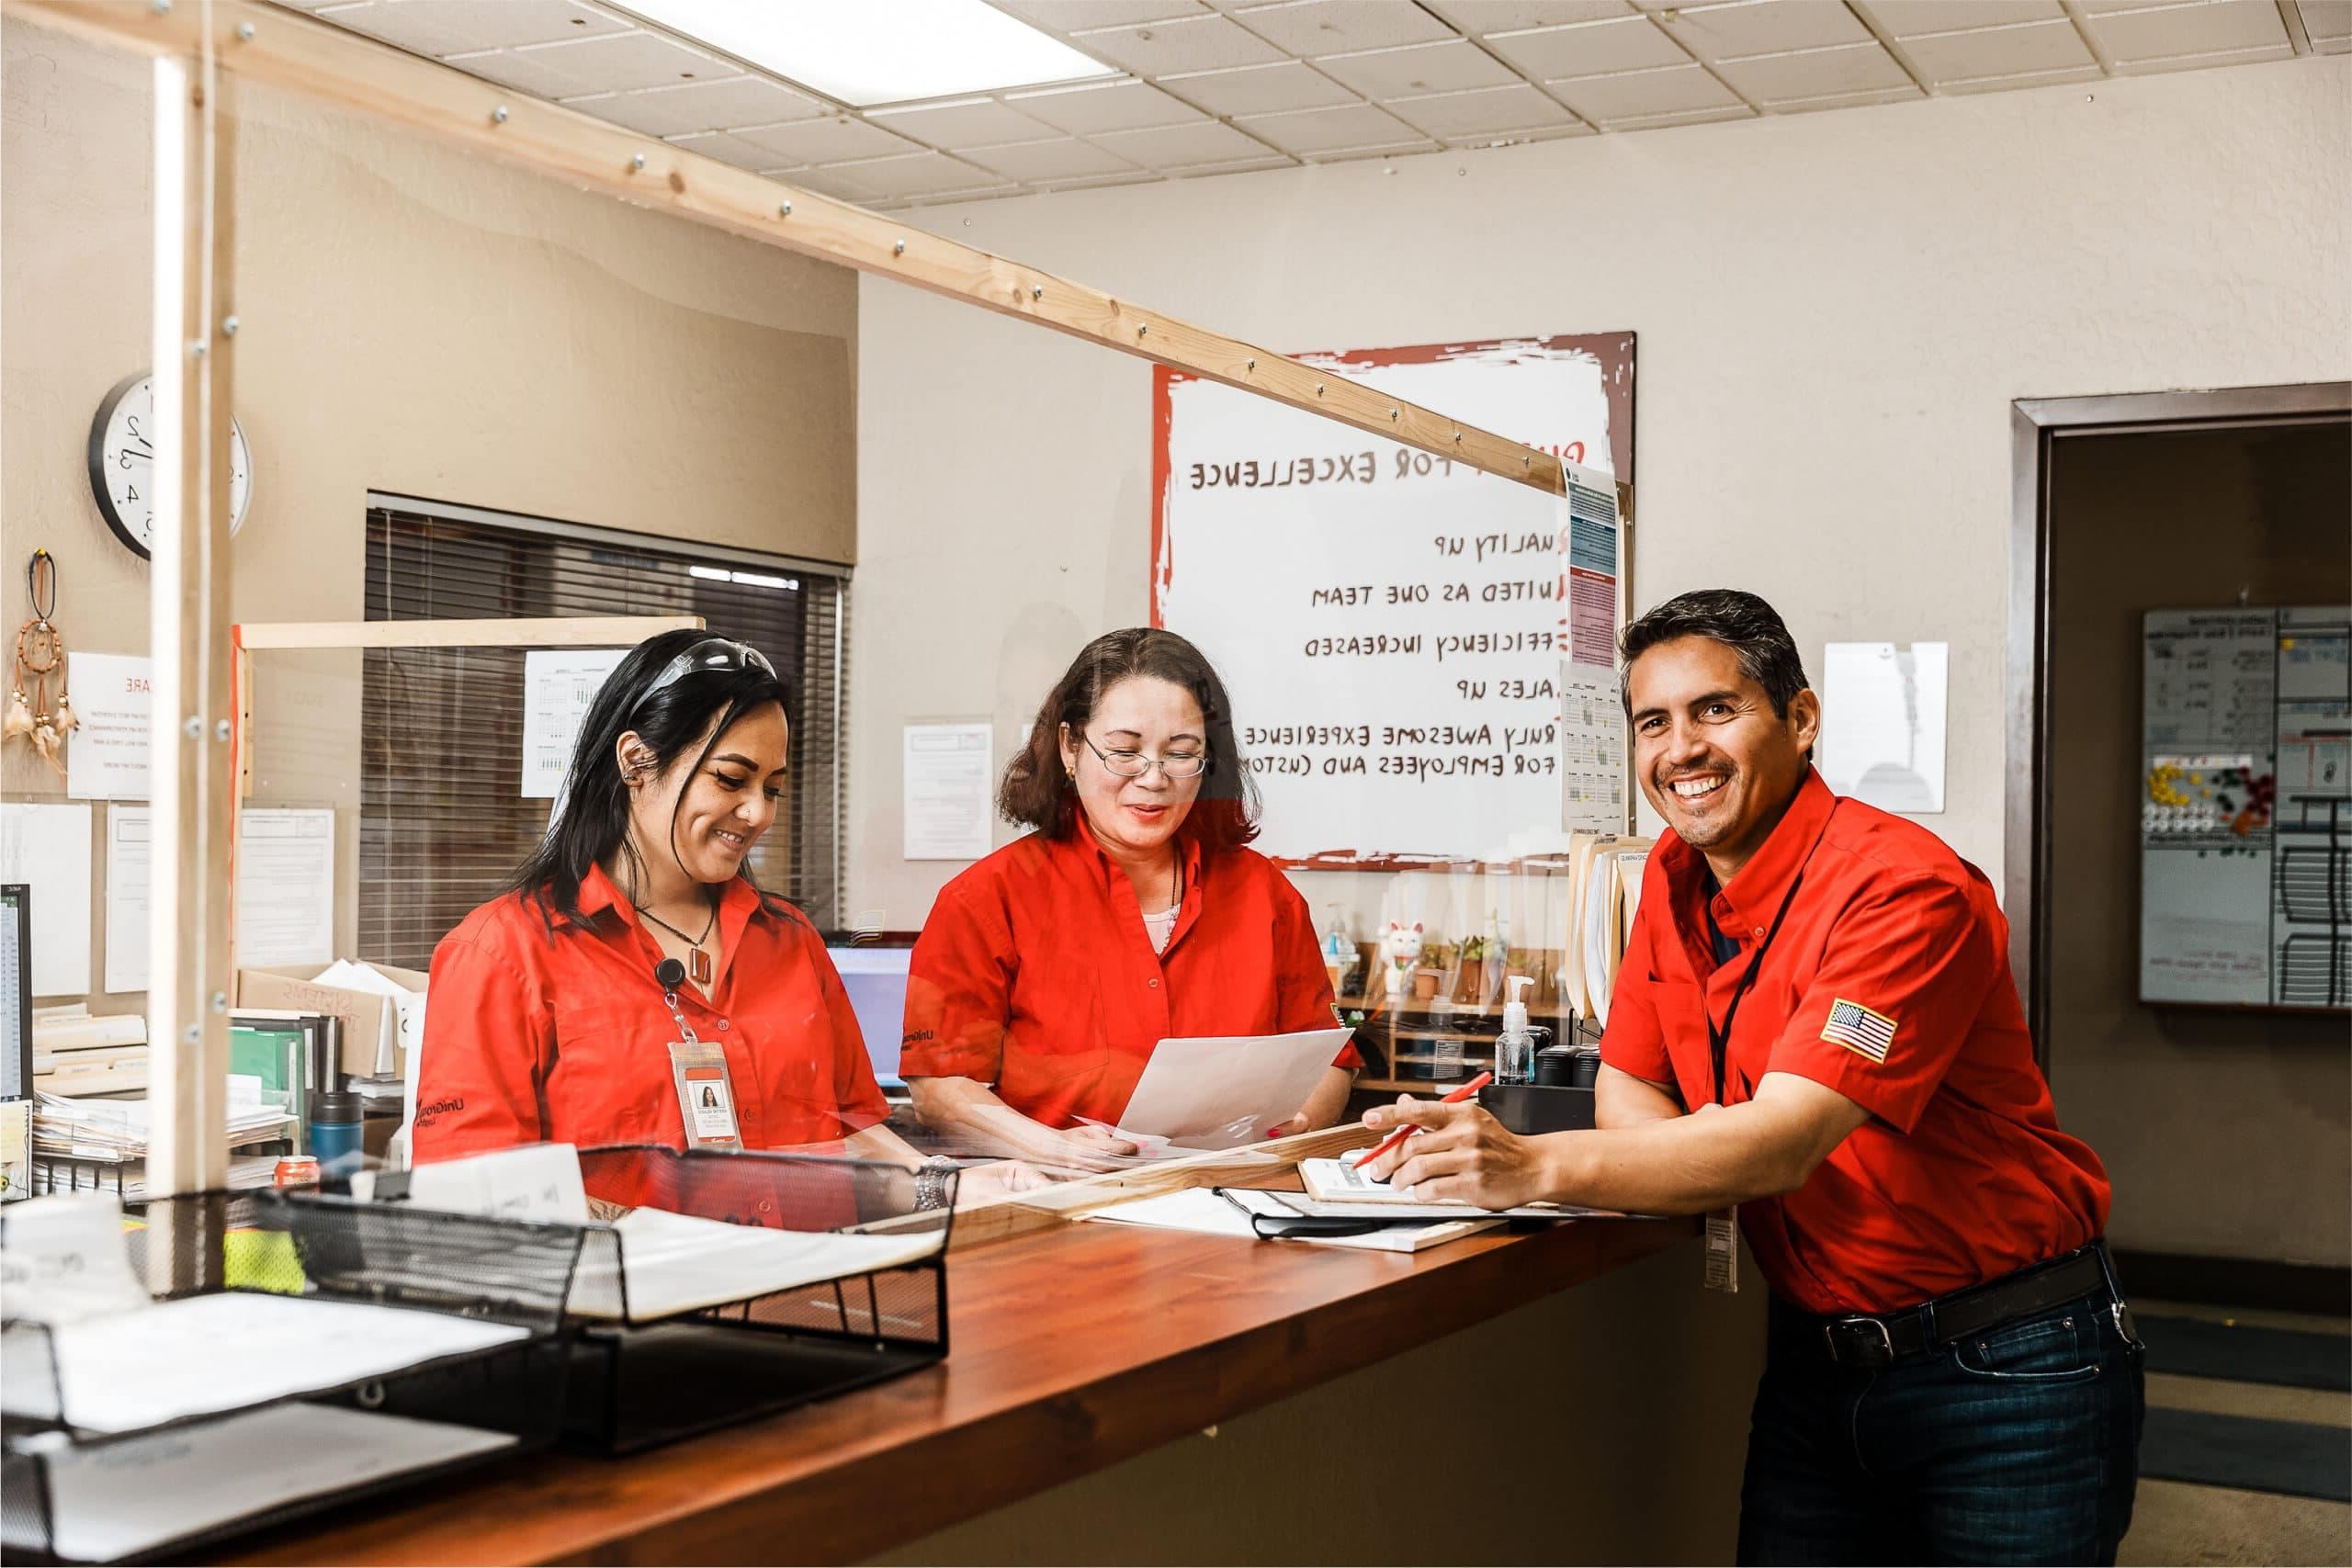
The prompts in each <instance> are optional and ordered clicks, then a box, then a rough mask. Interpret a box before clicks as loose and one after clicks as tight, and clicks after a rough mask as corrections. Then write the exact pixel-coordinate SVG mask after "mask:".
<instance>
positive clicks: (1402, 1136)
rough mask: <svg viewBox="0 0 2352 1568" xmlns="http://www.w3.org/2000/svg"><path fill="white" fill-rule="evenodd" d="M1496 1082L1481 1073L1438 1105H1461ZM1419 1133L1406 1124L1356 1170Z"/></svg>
mask: <svg viewBox="0 0 2352 1568" xmlns="http://www.w3.org/2000/svg"><path fill="white" fill-rule="evenodd" d="M1494 1081H1495V1075H1494V1074H1492V1073H1480V1074H1479V1075H1478V1076H1477V1077H1475V1078H1472V1079H1471V1080H1470V1081H1469V1082H1468V1083H1466V1084H1464V1085H1463V1086H1462V1087H1461V1088H1460V1089H1455V1090H1454V1091H1453V1093H1452V1094H1449V1095H1447V1096H1446V1097H1445V1098H1444V1099H1443V1100H1439V1101H1438V1103H1439V1104H1440V1105H1459V1104H1461V1103H1462V1102H1463V1101H1464V1100H1467V1099H1469V1098H1470V1097H1471V1096H1472V1095H1474V1094H1476V1093H1477V1092H1478V1091H1479V1090H1480V1089H1484V1088H1486V1087H1487V1085H1488V1084H1490V1083H1492V1082H1494ZM1419 1131H1420V1129H1419V1127H1416V1126H1415V1125H1413V1123H1411V1122H1406V1123H1405V1124H1404V1125H1403V1126H1401V1127H1399V1128H1397V1130H1396V1131H1395V1132H1393V1133H1391V1134H1388V1136H1386V1137H1385V1138H1383V1139H1381V1140H1380V1146H1379V1147H1378V1148H1375V1149H1371V1150H1368V1151H1366V1153H1365V1155H1364V1156H1363V1158H1362V1159H1360V1160H1358V1161H1356V1164H1355V1168H1356V1169H1358V1170H1362V1169H1363V1168H1364V1167H1365V1166H1368V1165H1370V1164H1371V1163H1372V1162H1373V1161H1374V1160H1376V1159H1378V1158H1379V1157H1380V1156H1382V1155H1385V1154H1386V1153H1387V1152H1388V1151H1389V1150H1391V1149H1393V1148H1395V1147H1396V1146H1397V1145H1399V1144H1401V1143H1403V1142H1404V1141H1405V1140H1406V1139H1407V1138H1409V1137H1411V1136H1412V1135H1413V1134H1416V1133H1418V1132H1419Z"/></svg>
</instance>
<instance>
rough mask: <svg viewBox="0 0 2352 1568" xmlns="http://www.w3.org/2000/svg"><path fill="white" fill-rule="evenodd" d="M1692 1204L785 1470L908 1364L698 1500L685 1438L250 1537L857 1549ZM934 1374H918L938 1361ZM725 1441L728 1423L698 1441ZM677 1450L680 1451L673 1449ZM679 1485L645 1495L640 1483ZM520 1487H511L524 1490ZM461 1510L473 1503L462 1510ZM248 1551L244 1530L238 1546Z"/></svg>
mask: <svg viewBox="0 0 2352 1568" xmlns="http://www.w3.org/2000/svg"><path fill="white" fill-rule="evenodd" d="M1696 1230H1697V1225H1696V1222H1693V1221H1685V1220H1668V1221H1656V1220H1616V1221H1581V1222H1577V1223H1576V1224H1568V1225H1563V1226H1559V1227H1556V1228H1555V1229H1552V1230H1549V1231H1544V1232H1537V1233H1533V1234H1526V1235H1510V1236H1499V1235H1498V1236H1496V1237H1493V1238H1491V1239H1490V1238H1487V1237H1474V1238H1471V1239H1470V1240H1469V1241H1466V1242H1463V1243H1458V1244H1455V1245H1456V1246H1458V1247H1463V1248H1464V1249H1465V1253H1464V1256H1462V1257H1460V1258H1457V1259H1453V1260H1449V1261H1448V1263H1447V1264H1446V1266H1445V1267H1442V1268H1436V1269H1422V1270H1419V1271H1417V1272H1416V1273H1414V1274H1411V1275H1409V1276H1408V1277H1406V1278H1405V1279H1402V1280H1397V1281H1395V1282H1394V1283H1391V1284H1387V1285H1383V1286H1381V1287H1379V1288H1376V1289H1373V1290H1367V1291H1361V1292H1355V1293H1353V1294H1351V1295H1348V1296H1345V1297H1343V1298H1341V1299H1340V1300H1338V1301H1334V1302H1328V1303H1321V1304H1319V1305H1316V1306H1312V1307H1309V1308H1306V1309H1305V1310H1303V1311H1300V1312H1296V1313H1284V1314H1275V1315H1272V1316H1270V1317H1268V1318H1266V1319H1264V1320H1262V1321H1260V1322H1258V1323H1255V1324H1252V1325H1250V1326H1249V1327H1247V1328H1244V1329H1242V1330H1240V1331H1239V1332H1238V1333H1234V1334H1230V1335H1227V1336H1226V1337H1223V1338H1220V1339H1216V1340H1211V1341H1206V1342H1204V1343H1201V1344H1196V1345H1193V1346H1188V1347H1186V1348H1182V1349H1180V1350H1176V1351H1173V1352H1171V1353H1170V1354H1168V1355H1166V1356H1154V1357H1148V1358H1146V1359H1138V1360H1136V1361H1134V1362H1131V1363H1129V1364H1127V1365H1125V1366H1122V1367H1120V1368H1118V1369H1117V1370H1115V1371H1111V1372H1109V1373H1107V1374H1105V1375H1103V1376H1101V1377H1098V1378H1095V1379H1094V1380H1093V1381H1091V1382H1087V1383H1084V1384H1082V1385H1080V1386H1077V1387H1073V1388H1069V1389H1064V1390H1061V1391H1058V1392H1056V1393H1049V1394H1046V1395H1044V1396H1041V1397H1038V1398H1035V1399H1029V1400H1023V1401H1022V1402H1020V1403H1018V1404H1010V1405H1007V1406H1005V1407H1003V1408H1001V1409H999V1410H995V1411H992V1412H989V1413H986V1414H983V1415H981V1416H978V1417H976V1418H974V1419H971V1420H967V1421H964V1422H960V1423H957V1424H956V1425H952V1426H943V1427H933V1428H932V1429H929V1430H926V1431H922V1432H920V1433H918V1434H916V1435H914V1436H912V1437H910V1438H907V1439H906V1440H904V1441H899V1442H894V1443H890V1444H888V1445H887V1446H882V1447H878V1448H871V1449H869V1450H866V1451H864V1452H860V1453H854V1454H851V1455H848V1456H846V1457H843V1458H842V1459H841V1460H840V1461H837V1462H833V1463H830V1464H826V1465H824V1466H822V1467H820V1468H816V1469H809V1468H808V1467H807V1466H805V1465H798V1466H795V1467H794V1468H792V1469H790V1470H789V1471H788V1472H786V1473H784V1474H781V1475H775V1474H772V1473H763V1471H767V1472H772V1471H773V1469H774V1461H766V1462H765V1463H763V1461H762V1460H761V1459H760V1458H759V1457H758V1455H757V1451H756V1450H757V1449H758V1446H759V1439H760V1436H761V1434H762V1432H763V1429H764V1428H766V1427H769V1426H771V1425H773V1424H775V1423H776V1422H785V1421H793V1420H805V1419H807V1418H809V1416H810V1414H811V1412H812V1410H813V1411H814V1412H815V1413H817V1414H819V1415H821V1416H831V1415H835V1414H838V1415H839V1416H842V1417H843V1418H846V1419H851V1420H854V1419H856V1414H857V1412H858V1410H859V1409H860V1407H861V1406H865V1407H869V1408H870V1407H871V1405H872V1404H874V1402H876V1401H883V1402H887V1401H888V1398H889V1396H890V1394H891V1393H892V1391H893V1390H894V1389H895V1390H898V1391H899V1392H900V1393H904V1392H905V1390H906V1388H907V1382H905V1381H904V1380H902V1381H901V1382H899V1383H895V1384H886V1385H884V1386H883V1387H881V1388H878V1389H875V1390H868V1391H863V1392H861V1393H852V1394H848V1395H844V1396H843V1397H842V1398H841V1399H839V1400H836V1401H832V1402H830V1403H828V1404H820V1405H817V1406H814V1407H804V1408H802V1409H801V1410H798V1411H795V1412H787V1413H786V1414H784V1415H781V1416H774V1417H770V1418H768V1420H766V1421H755V1422H752V1423H749V1424H747V1425H745V1426H742V1427H734V1428H731V1429H729V1432H727V1433H726V1434H723V1435H722V1437H723V1438H724V1439H725V1440H726V1441H727V1442H728V1443H729V1444H731V1445H732V1446H733V1448H734V1449H735V1450H737V1451H740V1452H742V1453H743V1454H745V1455H746V1456H747V1457H745V1458H744V1459H743V1460H742V1461H741V1462H737V1463H733V1464H729V1465H720V1466H712V1467H710V1468H709V1469H708V1470H707V1472H706V1473H705V1474H704V1476H703V1477H701V1481H702V1482H703V1483H704V1484H702V1486H701V1489H700V1491H699V1492H698V1494H697V1495H696V1496H695V1498H694V1499H693V1500H691V1501H685V1502H680V1501H674V1500H673V1496H672V1494H673V1492H674V1487H672V1486H669V1485H667V1484H666V1483H668V1482H669V1481H670V1480H671V1477H670V1476H669V1475H668V1473H667V1470H666V1469H665V1468H664V1467H662V1456H663V1455H664V1454H665V1453H670V1452H674V1451H675V1450H656V1451H655V1452H654V1453H652V1454H650V1455H645V1456H639V1457H637V1458H634V1459H625V1460H598V1459H582V1458H571V1457H568V1456H560V1455H555V1456H541V1457H539V1458H537V1459H536V1460H526V1461H521V1464H522V1465H523V1466H525V1467H526V1472H525V1473H523V1474H521V1475H518V1476H517V1477H516V1478H515V1479H513V1480H508V1479H504V1478H502V1477H500V1476H498V1475H496V1474H495V1473H493V1474H492V1475H491V1476H489V1477H486V1478H485V1479H484V1480H483V1481H482V1482H481V1483H479V1484H478V1485H468V1486H466V1487H464V1488H463V1490H462V1491H460V1493H459V1494H458V1495H456V1496H454V1497H449V1498H447V1499H443V1500H439V1501H435V1500H432V1499H430V1498H429V1497H422V1498H418V1499H415V1500H412V1501H410V1502H408V1503H406V1504H405V1505H403V1506H394V1507H391V1508H390V1509H388V1510H384V1511H376V1510H372V1509H371V1510H370V1512H369V1515H368V1517H364V1518H360V1519H356V1520H354V1521H352V1522H351V1523H349V1524H347V1525H343V1526H338V1527H334V1528H331V1529H303V1528H302V1527H300V1526H295V1527H291V1528H289V1529H286V1530H282V1531H274V1532H270V1533H269V1534H267V1535H266V1536H263V1537H258V1538H255V1539H254V1540H252V1541H250V1542H247V1543H243V1551H236V1554H235V1555H234V1556H233V1557H232V1559H231V1560H232V1561H239V1562H303V1563H323V1562H616V1563H672V1562H854V1561H857V1560H860V1559H863V1558H866V1557H870V1556H872V1555H873V1554H875V1553H876V1552H879V1551H887V1550H888V1549H890V1548H892V1547H894V1546H899V1545H902V1544H904V1543H905V1542H907V1541H910V1540H916V1539H919V1538H920V1537H922V1536H924V1535H927V1534H930V1533H931V1532H933V1531H934V1530H938V1529H945V1528H947V1527H948V1526H951V1525H955V1524H958V1523H961V1522H962V1521H964V1520H966V1519H969V1518H973V1517H978V1516H979V1515H981V1514H984V1513H987V1512H989V1510H991V1509H994V1508H999V1507H1002V1506H1006V1505H1008V1504H1011V1503H1015V1502H1018V1501H1020V1500H1022V1499H1023V1498H1025V1497H1028V1496H1031V1495H1035V1494H1036V1493H1039V1492H1043V1491H1045V1490H1046V1489H1047V1488H1049V1487H1052V1486H1056V1485H1058V1484H1060V1483H1063V1482H1066V1481H1071V1480H1075V1479H1077V1478H1078V1477H1080V1476H1082V1475H1086V1474H1089V1473H1091V1472H1094V1471H1097V1470H1101V1469H1103V1468H1105V1467H1107V1466H1109V1465H1113V1464H1115V1463H1117V1462H1119V1461H1123V1460H1126V1459H1130V1458H1133V1457H1134V1456H1136V1455H1137V1454H1141V1453H1146V1452H1148V1451H1149V1450H1152V1449H1155V1448H1158V1447H1159V1446H1160V1445H1162V1444H1164V1443H1167V1442H1170V1441H1172V1440H1175V1439H1177V1438H1182V1437H1184V1436H1185V1435H1187V1434H1189V1433H1192V1432H1196V1431H1199V1430H1201V1429H1202V1428H1203V1427H1209V1426H1213V1425H1215V1424H1216V1423H1218V1422H1220V1421H1227V1420H1231V1419H1233V1418H1235V1417H1237V1416H1243V1415H1246V1414H1248V1413H1249V1412H1250V1411H1252V1410H1255V1409H1257V1408H1259V1407H1261V1406H1262V1405H1266V1404H1272V1403H1273V1402H1275V1401H1277V1400H1280V1399H1283V1398H1285V1397H1287V1396H1289V1395H1291V1394H1295V1393H1301V1392H1304V1391H1305V1390H1306V1389H1309V1388H1313V1387H1315V1386H1317V1385H1318V1384H1320V1383H1323V1382H1329V1381H1330V1380H1332V1379H1334V1378H1337V1377H1340V1376H1342V1375H1344V1374H1346V1373H1348V1372H1351V1371H1359V1370H1361V1369H1363V1368H1365V1367H1369V1366H1372V1365H1374V1364H1375V1363H1377V1362H1379V1361H1381V1360H1384V1359H1387V1358H1388V1357H1390V1356H1393V1355H1396V1354H1397V1353H1398V1352H1400V1351H1404V1350H1408V1349H1410V1348H1414V1347H1416V1346H1419V1345H1422V1344H1426V1343H1428V1342H1430V1341H1431V1340H1433V1339H1437V1338H1440V1337H1443V1336H1445V1335H1448V1334H1452V1333H1454V1332H1457V1331H1459V1330H1461V1329H1464V1328H1467V1327H1470V1326H1473V1325H1476V1324H1478V1323H1481V1322H1484V1321H1486V1320H1487V1319H1489V1318H1492V1317H1496V1316H1499V1315H1500V1314H1503V1313H1506V1312H1509V1311H1510V1310H1512V1309H1514V1308H1516V1307H1520V1306H1523V1305H1525V1304H1527V1303H1530V1302H1532V1301H1535V1300H1537V1299H1539V1298H1541V1297H1543V1296H1545V1295H1548V1294H1551V1293H1552V1292H1556V1291H1559V1290H1564V1289H1567V1288H1570V1287H1572V1286H1575V1285H1578V1284H1581V1283H1584V1282H1585V1281H1587V1280H1592V1279H1595V1278H1598V1277H1599V1276H1600V1275H1602V1274H1605V1273H1607V1272H1609V1271H1610V1270H1611V1269H1618V1268H1622V1267H1623V1266H1624V1265H1626V1264H1628V1263H1632V1262H1634V1261H1637V1260H1638V1259H1640V1258H1645V1257H1646V1256H1648V1255H1649V1254H1651V1253H1653V1252H1656V1251H1658V1250H1661V1249H1663V1248H1665V1247H1671V1246H1673V1245H1675V1244H1676V1243H1678V1242H1679V1241H1682V1240H1684V1239H1687V1238H1688V1237H1690V1236H1691V1235H1695V1234H1696ZM925 1375H928V1374H922V1373H918V1374H916V1376H917V1377H918V1378H920V1377H922V1376H925ZM694 1446H696V1447H699V1448H700V1449H702V1450H704V1451H705V1452H706V1453H707V1452H708V1450H710V1449H711V1448H713V1447H714V1446H716V1445H715V1440H714V1439H710V1438H704V1439H697V1441H696V1444H695V1445H694ZM672 1468H673V1467H672ZM657 1476H658V1478H659V1480H660V1481H661V1482H662V1483H665V1484H663V1486H662V1490H663V1493H664V1495H663V1496H662V1497H660V1498H655V1497H651V1496H640V1497H638V1498H635V1499H632V1498H631V1497H630V1495H629V1494H630V1493H631V1491H632V1490H633V1488H632V1485H631V1483H632V1482H633V1481H640V1480H643V1481H652V1480H655V1479H656V1478H657ZM550 1492H560V1493H561V1494H564V1495H581V1494H588V1495H582V1496H581V1497H580V1501H579V1506H577V1507H573V1508H570V1509H567V1510H566V1511H565V1512H564V1515H563V1517H562V1518H561V1519H560V1520H559V1521H556V1522H552V1523H548V1524H541V1523H539V1522H537V1521H536V1520H534V1521H527V1522H520V1523H516V1522H508V1523H506V1524H503V1525H502V1523H501V1522H500V1521H501V1519H502V1517H511V1515H512V1513H514V1512H516V1511H521V1512H531V1511H535V1510H534V1509H531V1508H518V1505H522V1504H524V1503H526V1502H530V1503H534V1504H538V1505H540V1506H541V1507H544V1502H543V1500H544V1499H545V1498H547V1497H548V1495H549V1493H550ZM510 1494H511V1495H510ZM453 1512H454V1517H451V1516H452V1514H453ZM234 1550H235V1549H233V1548H232V1551H234Z"/></svg>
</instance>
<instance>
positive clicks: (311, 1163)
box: [277, 1155, 319, 1189]
mask: <svg viewBox="0 0 2352 1568" xmlns="http://www.w3.org/2000/svg"><path fill="white" fill-rule="evenodd" d="M318 1184H319V1160H318V1156H316V1155H288V1156H286V1157H285V1158H284V1159H281V1160H279V1161H278V1162H277V1186H278V1187H280V1188H281V1189H282V1188H287V1187H316V1186H317V1185H318Z"/></svg>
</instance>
